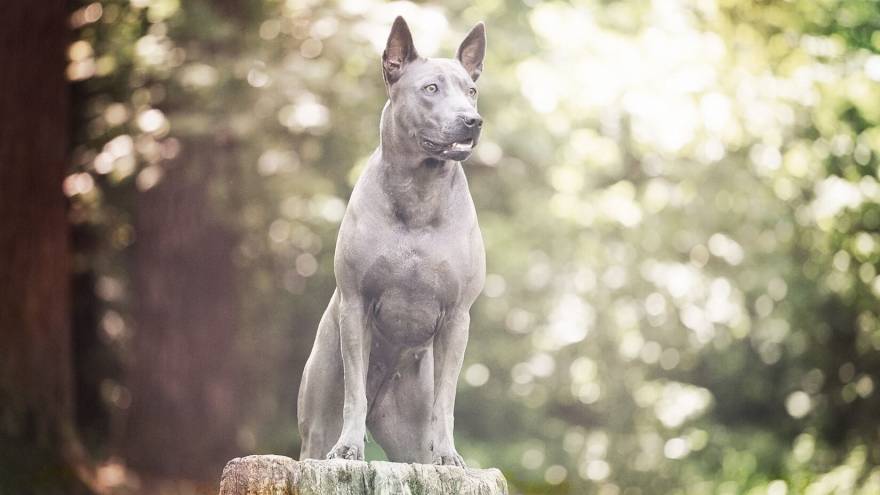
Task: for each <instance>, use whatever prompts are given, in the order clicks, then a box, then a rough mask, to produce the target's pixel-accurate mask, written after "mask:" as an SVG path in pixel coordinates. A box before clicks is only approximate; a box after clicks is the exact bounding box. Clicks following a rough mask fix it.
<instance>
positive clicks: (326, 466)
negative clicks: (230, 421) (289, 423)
mask: <svg viewBox="0 0 880 495" xmlns="http://www.w3.org/2000/svg"><path fill="white" fill-rule="evenodd" d="M449 494H456V495H507V481H506V480H505V479H504V476H503V475H502V474H501V471H499V470H497V469H462V468H459V467H453V466H434V465H430V464H401V463H396V462H381V461H371V462H363V461H345V460H332V461H322V460H313V459H309V460H305V461H296V460H293V459H291V458H289V457H283V456H279V455H252V456H248V457H241V458H236V459H233V460H231V461H229V463H227V464H226V468H224V469H223V476H222V478H221V480H220V495H449Z"/></svg>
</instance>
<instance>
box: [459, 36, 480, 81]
mask: <svg viewBox="0 0 880 495" xmlns="http://www.w3.org/2000/svg"><path fill="white" fill-rule="evenodd" d="M484 56H486V26H485V25H484V24H483V23H482V22H478V23H477V25H476V26H474V28H473V29H471V32H470V33H468V35H467V36H466V37H465V38H464V41H462V42H461V46H459V47H458V53H456V54H455V58H457V59H458V61H459V62H461V65H463V66H464V68H465V70H466V71H468V74H470V75H471V79H473V80H474V81H476V80H477V78H479V77H480V73H482V72H483V57H484Z"/></svg>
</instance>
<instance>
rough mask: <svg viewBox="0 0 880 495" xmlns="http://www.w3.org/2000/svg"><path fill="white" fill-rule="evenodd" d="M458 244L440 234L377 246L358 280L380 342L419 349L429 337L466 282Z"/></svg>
mask: <svg viewBox="0 0 880 495" xmlns="http://www.w3.org/2000/svg"><path fill="white" fill-rule="evenodd" d="M456 241H459V242H456ZM464 245H465V243H464V242H460V240H459V239H453V240H451V239H449V238H448V237H446V236H443V235H423V236H420V237H407V236H397V237H396V239H395V242H393V243H390V244H388V245H386V246H384V247H382V249H381V252H380V253H379V254H378V255H377V256H376V257H375V259H374V260H373V262H372V263H371V264H370V266H369V268H368V269H367V271H366V273H365V275H364V280H363V290H364V296H365V299H366V302H367V304H368V308H369V311H370V317H371V319H372V321H373V323H374V327H375V329H376V330H377V331H378V332H379V333H380V334H381V336H382V337H384V338H386V339H388V340H391V341H393V342H394V343H396V344H400V345H405V346H419V345H424V344H425V343H427V342H428V341H429V340H430V339H431V338H432V337H433V336H434V334H435V332H436V331H437V329H438V328H440V327H441V326H442V324H443V322H444V318H445V315H446V313H447V312H448V310H450V309H451V308H452V307H454V306H455V305H456V304H457V302H458V301H459V299H460V295H461V291H462V285H463V284H465V283H467V272H468V264H469V256H468V253H467V249H466V248H465V247H464Z"/></svg>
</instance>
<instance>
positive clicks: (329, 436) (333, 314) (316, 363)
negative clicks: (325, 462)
mask: <svg viewBox="0 0 880 495" xmlns="http://www.w3.org/2000/svg"><path fill="white" fill-rule="evenodd" d="M338 297H339V296H338V294H337V293H336V292H334V293H333V297H332V298H331V299H330V304H329V305H328V306H327V310H326V311H324V316H323V317H321V322H320V323H319V324H318V333H317V335H316V337H315V345H314V348H313V349H312V353H311V354H310V355H309V359H308V361H307V362H306V367H305V370H304V371H303V378H302V383H300V388H299V397H298V401H297V416H298V418H299V433H300V438H301V439H302V448H301V449H300V460H302V459H324V458H325V457H326V456H327V453H329V452H330V449H331V448H333V444H334V443H335V442H336V440H337V439H338V438H339V434H340V432H341V431H342V406H343V401H344V396H343V393H344V388H343V371H342V359H341V354H340V350H339V324H338V322H339V304H338Z"/></svg>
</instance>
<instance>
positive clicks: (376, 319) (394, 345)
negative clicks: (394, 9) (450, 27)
mask: <svg viewBox="0 0 880 495" xmlns="http://www.w3.org/2000/svg"><path fill="white" fill-rule="evenodd" d="M485 50H486V32H485V28H484V26H483V24H482V23H479V24H477V25H476V26H475V27H474V28H473V29H472V30H471V32H470V33H469V34H468V35H467V37H466V38H465V39H464V41H463V42H462V43H461V46H460V47H459V49H458V53H457V55H456V58H455V59H442V58H423V57H420V56H419V55H418V53H417V52H416V49H415V46H414V45H413V40H412V35H411V34H410V31H409V27H407V25H406V22H405V21H404V20H403V18H402V17H398V18H397V19H396V20H395V21H394V25H393V27H392V28H391V34H390V35H389V37H388V43H387V46H386V48H385V52H384V53H383V54H382V69H383V74H384V78H385V85H386V88H387V90H388V94H389V97H390V98H389V101H388V102H387V103H386V104H385V108H384V109H383V110H382V118H381V121H380V128H381V130H380V137H381V139H380V144H379V147H378V148H377V149H376V151H375V152H374V153H373V155H372V156H371V157H370V160H369V162H368V164H367V167H366V169H365V170H364V172H363V174H362V175H361V177H360V179H359V180H358V182H357V184H356V185H355V187H354V191H353V192H352V195H351V200H350V202H349V204H348V209H347V210H346V212H345V217H344V218H343V220H342V226H341V227H340V229H339V238H338V241H337V244H336V257H335V264H334V269H335V273H336V286H337V287H336V291H335V292H334V293H333V297H332V298H331V299H330V304H329V305H328V307H327V310H326V311H325V312H324V316H323V317H322V318H321V323H320V324H319V326H318V334H317V337H316V339H315V346H314V348H312V353H311V355H310V356H309V360H308V362H307V363H306V367H305V371H304V372H303V381H302V386H301V388H300V393H299V405H298V408H299V428H300V434H301V436H302V442H303V443H302V452H301V453H300V458H301V459H308V458H324V457H326V458H328V459H335V458H341V459H363V458H364V438H365V435H366V429H367V428H369V430H370V433H372V435H373V437H374V438H375V439H376V441H377V442H378V443H379V445H381V446H382V448H383V449H384V450H385V452H386V454H387V455H388V457H389V459H390V460H392V461H396V462H417V463H432V462H433V463H435V464H449V465H455V466H464V461H463V460H462V458H461V456H460V455H459V454H458V452H457V451H456V450H455V444H454V442H453V438H452V428H453V409H454V406H455V388H456V383H457V382H458V375H459V372H460V371H461V365H462V360H463V358H464V352H465V346H466V345H467V340H468V326H469V324H470V315H469V311H470V307H471V305H472V304H473V302H474V300H475V299H476V297H477V295H478V294H479V293H480V291H481V290H482V288H483V282H484V279H485V273H486V258H485V251H484V249H483V240H482V236H481V234H480V228H479V226H478V225H477V216H476V212H475V210H474V203H473V200H472V199H471V195H470V191H469V190H468V185H467V180H466V178H465V175H464V171H463V170H462V167H461V164H460V163H459V162H460V161H461V160H464V159H466V158H468V157H469V156H470V154H471V151H472V150H473V148H474V146H476V144H477V140H478V139H479V137H480V128H481V126H482V124H483V121H482V118H481V117H480V115H479V114H478V113H477V89H476V86H475V85H474V82H475V81H476V80H477V78H478V77H479V76H480V72H481V71H482V69H483V56H484V54H485Z"/></svg>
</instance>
